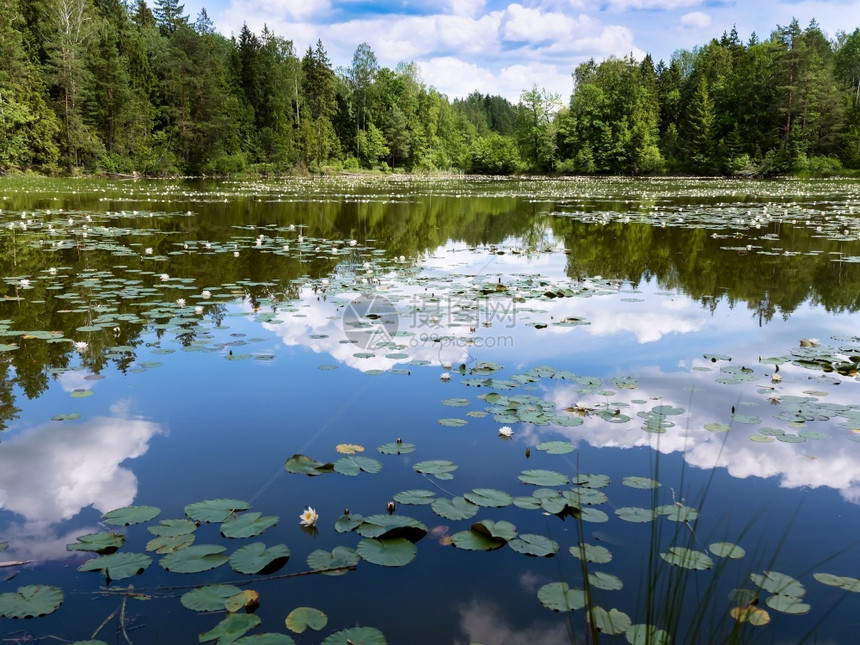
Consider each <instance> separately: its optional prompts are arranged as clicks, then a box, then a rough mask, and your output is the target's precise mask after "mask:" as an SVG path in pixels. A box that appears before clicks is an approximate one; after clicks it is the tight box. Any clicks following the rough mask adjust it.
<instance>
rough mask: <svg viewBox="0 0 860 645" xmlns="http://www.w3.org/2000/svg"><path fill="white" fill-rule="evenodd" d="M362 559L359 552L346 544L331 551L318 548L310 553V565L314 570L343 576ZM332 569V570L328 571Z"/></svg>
mask: <svg viewBox="0 0 860 645" xmlns="http://www.w3.org/2000/svg"><path fill="white" fill-rule="evenodd" d="M359 560H360V558H359V556H358V552H357V551H356V550H355V549H351V548H349V547H346V546H336V547H335V548H334V549H332V551H331V553H329V552H328V551H323V550H322V549H317V550H315V551H312V552H311V553H309V554H308V557H307V560H306V561H307V563H308V566H309V567H310V568H311V569H313V570H314V571H322V574H323V575H324V576H342V575H343V574H345V573H346V572H347V571H349V569H350V568H353V567H355V566H356V565H357V564H358V561H359ZM328 569H332V571H328Z"/></svg>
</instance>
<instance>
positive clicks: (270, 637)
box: [233, 632, 296, 645]
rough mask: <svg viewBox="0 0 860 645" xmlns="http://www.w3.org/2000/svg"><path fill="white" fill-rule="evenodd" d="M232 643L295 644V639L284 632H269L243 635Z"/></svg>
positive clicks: (259, 644) (245, 644)
mask: <svg viewBox="0 0 860 645" xmlns="http://www.w3.org/2000/svg"><path fill="white" fill-rule="evenodd" d="M233 645H296V641H294V640H293V639H292V637H291V636H287V635H286V634H277V633H272V632H269V633H266V634H254V635H253V636H243V637H242V638H240V639H239V640H237V641H233Z"/></svg>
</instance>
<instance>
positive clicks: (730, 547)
mask: <svg viewBox="0 0 860 645" xmlns="http://www.w3.org/2000/svg"><path fill="white" fill-rule="evenodd" d="M708 550H709V551H710V552H711V553H713V554H714V555H715V556H717V557H718V558H731V559H732V560H737V559H740V558H742V557H744V556H745V555H746V551H744V549H743V548H742V547H739V546H738V545H737V544H732V543H731V542H714V543H713V544H711V545H709V546H708Z"/></svg>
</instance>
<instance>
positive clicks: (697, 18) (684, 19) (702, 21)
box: [680, 11, 711, 29]
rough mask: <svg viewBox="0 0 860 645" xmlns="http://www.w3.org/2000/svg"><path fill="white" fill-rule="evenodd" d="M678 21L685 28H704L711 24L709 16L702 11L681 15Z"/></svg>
mask: <svg viewBox="0 0 860 645" xmlns="http://www.w3.org/2000/svg"><path fill="white" fill-rule="evenodd" d="M680 22H681V26H682V27H685V28H687V29H704V28H705V27H710V26H711V17H710V16H709V15H708V14H706V13H705V12H704V11H693V12H692V13H685V14H684V15H683V16H681V19H680Z"/></svg>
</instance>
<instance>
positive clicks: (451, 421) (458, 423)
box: [439, 417, 468, 428]
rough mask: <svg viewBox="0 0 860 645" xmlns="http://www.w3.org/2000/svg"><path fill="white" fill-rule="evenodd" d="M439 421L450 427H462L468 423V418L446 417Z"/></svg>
mask: <svg viewBox="0 0 860 645" xmlns="http://www.w3.org/2000/svg"><path fill="white" fill-rule="evenodd" d="M439 423H440V424H441V425H443V426H448V427H449V428H462V427H463V426H464V425H466V424H467V423H468V421H466V419H458V418H456V417H447V418H445V419H439Z"/></svg>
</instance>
